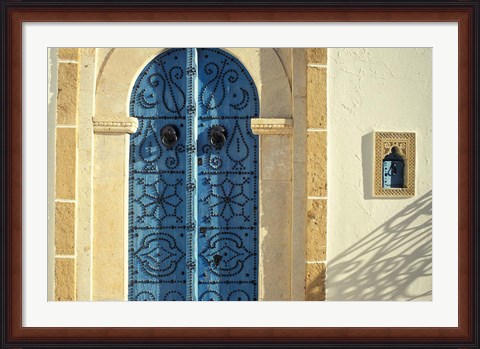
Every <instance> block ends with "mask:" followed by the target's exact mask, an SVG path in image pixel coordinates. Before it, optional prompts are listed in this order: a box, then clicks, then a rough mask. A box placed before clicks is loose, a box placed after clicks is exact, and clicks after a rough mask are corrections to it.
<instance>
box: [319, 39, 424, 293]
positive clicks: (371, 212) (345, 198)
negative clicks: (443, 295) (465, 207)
mask: <svg viewBox="0 0 480 349" xmlns="http://www.w3.org/2000/svg"><path fill="white" fill-rule="evenodd" d="M328 52H329V54H328V126H327V128H328V166H327V168H328V169H327V171H328V219H327V231H328V233H327V234H328V235H327V300H431V298H432V286H431V272H432V271H431V268H432V263H431V251H432V250H431V233H432V229H431V195H432V193H431V188H432V184H431V183H432V76H431V67H432V54H431V53H432V52H431V49H413V48H372V49H370V48H369V49H362V48H358V49H329V51H328ZM373 131H399V132H402V131H414V132H416V141H417V146H416V160H417V164H416V194H415V196H414V197H412V198H408V199H373V198H372V195H371V193H372V181H373V135H372V132H373Z"/></svg>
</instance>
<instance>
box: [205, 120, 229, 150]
mask: <svg viewBox="0 0 480 349" xmlns="http://www.w3.org/2000/svg"><path fill="white" fill-rule="evenodd" d="M209 138H210V144H211V145H213V146H214V147H215V149H217V150H218V149H221V148H222V147H223V146H224V145H225V142H226V141H227V130H226V129H225V127H223V126H221V125H215V126H213V127H212V128H211V129H210V136H209Z"/></svg>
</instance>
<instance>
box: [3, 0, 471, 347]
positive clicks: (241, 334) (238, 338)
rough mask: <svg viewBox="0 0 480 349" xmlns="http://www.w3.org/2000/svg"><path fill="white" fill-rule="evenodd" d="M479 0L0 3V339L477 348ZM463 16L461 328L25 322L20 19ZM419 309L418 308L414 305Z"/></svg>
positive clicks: (8, 343) (24, 343) (23, 343)
mask: <svg viewBox="0 0 480 349" xmlns="http://www.w3.org/2000/svg"><path fill="white" fill-rule="evenodd" d="M479 9H480V4H479V3H478V2H477V1H428V2H418V3H415V2H402V1H395V2H384V3H381V2H369V1H349V2H346V3H343V4H342V3H341V2H340V1H333V2H332V1H331V2H328V3H321V2H319V1H318V2H317V3H306V2H294V1H293V2H288V3H287V2H280V1H276V2H268V1H262V2H251V1H244V2H242V3H236V2H228V3H227V2H209V1H204V2H195V1H191V2H190V3H189V2H188V1H187V2H180V3H176V2H169V3H167V2H149V1H144V2H141V3H138V4H133V3H131V2H108V3H107V2H101V1H100V2H95V3H88V5H87V4H83V3H82V2H67V1H55V2H53V1H51V2H50V1H45V2H35V1H30V2H23V1H5V2H2V13H1V20H0V21H1V23H2V30H1V33H2V54H1V57H2V64H1V66H2V74H1V76H2V103H1V108H2V110H1V111H2V118H1V142H2V143H1V147H0V148H1V160H2V167H1V168H2V171H1V174H2V177H1V179H2V181H1V185H2V187H1V190H0V191H1V197H2V220H1V224H2V229H1V232H2V234H1V238H2V241H1V253H2V258H1V263H2V268H1V270H2V287H1V295H2V297H1V304H2V311H1V315H2V320H1V329H2V332H1V337H2V338H1V344H2V347H15V348H19V347H34V346H45V347H53V346H58V345H64V346H66V345H69V346H70V345H76V346H88V345H96V346H118V344H121V345H128V346H129V347H133V346H135V345H140V344H141V345H143V346H147V347H148V346H159V345H161V344H163V345H167V344H177V345H179V344H183V345H188V346H193V345H194V344H199V343H203V344H205V343H237V345H240V344H242V345H243V344H245V345H247V344H248V345H252V344H259V343H263V344H271V345H279V344H284V345H290V346H291V345H292V344H293V343H297V344H300V343H302V344H310V345H315V346H332V345H333V344H334V345H336V346H342V345H343V346H347V345H348V346H365V345H367V346H369V345H370V346H381V345H383V346H387V345H395V346H397V347H398V346H439V345H441V346H448V347H476V346H478V344H479V342H478V341H479V338H478V328H479V327H480V325H479V323H478V293H479V289H478V236H476V233H478V231H479V229H478V228H479V225H478V216H479V210H480V208H479V206H478V174H477V175H476V173H478V172H477V171H478V169H479V166H478V163H479V159H480V154H479V138H478V136H479V126H478V125H479V123H478V95H479V90H478V82H479V78H478V77H479V75H478V68H477V67H478V65H479V63H480V62H479V60H478V50H479V37H478V34H479V30H478V26H479V16H480V10H479ZM93 21H96V22H113V21H115V22H149V21H169V22H176V21H182V22H185V21H192V22H216V21H239V22H272V21H275V22H316V21H318V22H327V21H328V22H381V21H382V22H384V21H392V22H457V23H458V28H459V37H458V45H459V47H458V52H459V55H458V79H459V80H458V89H459V90H458V106H459V107H458V132H459V137H458V139H459V144H458V171H459V173H458V181H459V182H458V195H459V197H458V205H459V206H458V212H459V217H458V222H459V223H458V249H459V251H458V256H459V257H458V258H459V259H458V275H459V279H458V287H459V288H458V327H454V328H427V327H422V328H387V327H385V328H367V327H365V328H133V327H132V328H39V327H35V328H34V327H23V326H22V23H23V22H93ZM412 316H414V314H412Z"/></svg>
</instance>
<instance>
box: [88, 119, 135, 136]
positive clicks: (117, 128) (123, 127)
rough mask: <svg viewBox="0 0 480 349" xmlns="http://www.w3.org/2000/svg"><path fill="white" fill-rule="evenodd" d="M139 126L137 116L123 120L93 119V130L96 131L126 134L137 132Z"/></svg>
mask: <svg viewBox="0 0 480 349" xmlns="http://www.w3.org/2000/svg"><path fill="white" fill-rule="evenodd" d="M137 127H138V120H137V119H136V118H128V119H123V120H111V121H108V120H98V119H95V118H94V119H93V132H95V133H112V134H125V133H135V132H136V131H137Z"/></svg>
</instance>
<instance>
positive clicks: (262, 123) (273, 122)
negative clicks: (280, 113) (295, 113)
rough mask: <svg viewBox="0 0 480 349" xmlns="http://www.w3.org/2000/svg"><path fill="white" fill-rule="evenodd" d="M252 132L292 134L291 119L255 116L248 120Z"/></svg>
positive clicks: (257, 133)
mask: <svg viewBox="0 0 480 349" xmlns="http://www.w3.org/2000/svg"><path fill="white" fill-rule="evenodd" d="M250 123H251V124H250V125H251V128H252V132H253V134H256V135H285V134H292V131H293V120H292V119H281V118H271V119H270V118H268V119H267V118H255V119H251V120H250Z"/></svg>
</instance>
